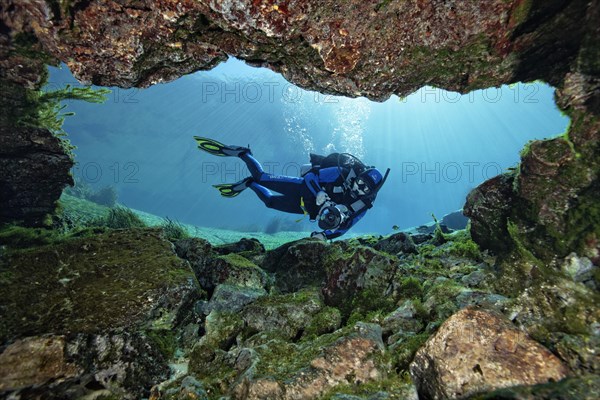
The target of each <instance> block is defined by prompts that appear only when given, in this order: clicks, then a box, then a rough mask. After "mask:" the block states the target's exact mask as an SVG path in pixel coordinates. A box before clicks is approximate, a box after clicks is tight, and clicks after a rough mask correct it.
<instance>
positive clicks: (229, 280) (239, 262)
mask: <svg viewBox="0 0 600 400" xmlns="http://www.w3.org/2000/svg"><path fill="white" fill-rule="evenodd" d="M192 267H193V268H194V272H195V273H196V277H197V278H198V282H199V283H200V286H202V288H204V289H206V290H207V291H209V292H210V291H212V290H214V289H215V288H216V287H217V286H218V285H220V284H223V283H226V284H229V285H236V286H242V287H247V288H250V289H255V290H261V289H263V290H264V288H265V286H267V283H268V281H269V279H268V277H267V274H266V273H265V272H264V271H263V270H262V269H260V268H259V267H258V266H257V265H256V264H254V263H252V262H251V261H250V260H248V259H247V258H245V257H242V256H240V255H238V254H235V253H231V254H228V255H225V256H217V257H214V258H211V259H209V260H207V261H206V262H203V263H192Z"/></svg>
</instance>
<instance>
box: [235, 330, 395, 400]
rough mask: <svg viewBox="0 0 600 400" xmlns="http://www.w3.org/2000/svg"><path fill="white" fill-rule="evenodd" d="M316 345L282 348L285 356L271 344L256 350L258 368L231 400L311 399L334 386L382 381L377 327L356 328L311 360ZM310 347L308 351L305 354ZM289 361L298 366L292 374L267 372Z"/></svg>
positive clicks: (383, 368)
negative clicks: (263, 399) (274, 351)
mask: <svg viewBox="0 0 600 400" xmlns="http://www.w3.org/2000/svg"><path fill="white" fill-rule="evenodd" d="M318 344H319V343H318V342H317V343H314V342H313V343H310V342H308V343H304V344H300V345H298V346H296V345H288V346H284V347H283V349H282V350H283V351H284V352H287V354H285V355H283V354H281V353H279V352H276V353H273V352H272V351H273V350H275V348H276V344H275V343H271V346H275V347H272V348H271V349H269V347H268V346H269V344H267V345H266V346H267V347H265V348H264V349H262V350H260V349H257V351H258V354H259V358H260V359H261V361H260V362H259V366H258V367H257V369H256V371H255V374H254V376H246V377H245V378H244V379H243V380H242V381H241V382H240V383H239V384H237V385H236V387H235V388H234V389H233V398H236V399H261V398H270V399H295V398H302V399H315V398H319V397H320V396H321V395H323V394H324V393H326V392H327V391H329V390H330V389H331V388H333V387H336V386H338V385H349V384H357V385H360V384H364V383H368V382H371V381H375V380H381V379H383V378H384V377H385V374H386V371H387V366H386V365H385V363H384V362H383V358H382V357H380V355H381V353H382V351H383V349H384V345H383V342H382V340H381V329H380V328H379V327H378V326H377V325H373V324H359V325H357V326H356V328H355V330H354V332H353V333H351V334H348V335H345V336H342V337H340V338H339V339H337V340H336V341H334V342H333V343H331V344H329V345H326V346H325V347H324V348H322V352H319V353H317V355H316V356H311V355H312V354H315V350H317V351H319V350H321V349H320V348H319V347H316V348H315V346H318ZM311 346H312V349H311V350H310V351H307V350H308V349H307V348H308V347H311ZM294 347H295V348H294ZM279 351H281V350H279ZM302 353H304V354H302ZM279 354H280V355H279ZM301 354H302V355H301ZM269 356H270V357H269ZM307 356H308V357H307ZM291 357H298V358H297V359H296V360H295V363H294V364H296V365H297V366H298V367H297V369H296V370H294V369H288V370H287V372H284V370H282V369H278V373H276V374H273V373H269V372H268V371H274V370H273V369H272V368H273V367H275V365H277V364H278V363H281V362H286V360H288V359H289V358H291ZM298 361H300V362H298ZM260 363H262V364H264V365H262V366H261V365H260ZM272 364H274V365H272ZM271 365H272V366H271ZM275 368H276V367H275ZM288 368H289V366H288ZM265 372H266V373H265Z"/></svg>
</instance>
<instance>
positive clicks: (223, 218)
mask: <svg viewBox="0 0 600 400" xmlns="http://www.w3.org/2000/svg"><path fill="white" fill-rule="evenodd" d="M66 83H71V84H76V81H75V79H74V78H73V77H72V76H71V74H70V73H69V71H68V70H67V68H66V67H63V68H61V69H55V68H52V69H51V74H50V84H49V88H50V89H53V88H58V87H61V86H63V85H64V84H66ZM65 111H74V112H75V113H76V115H75V116H73V117H69V118H67V120H66V122H65V125H64V129H65V131H67V132H68V133H69V137H70V140H71V142H72V143H73V144H74V145H76V146H77V150H76V161H77V162H78V163H77V165H76V167H75V168H74V170H73V174H74V175H75V176H77V177H79V178H80V179H82V180H84V181H86V182H87V183H89V184H91V185H92V186H96V187H100V186H104V185H109V184H111V185H115V186H116V187H117V190H118V193H119V202H120V203H123V204H125V205H127V206H129V207H132V208H136V209H140V210H143V211H147V212H150V213H154V214H157V215H159V216H168V217H170V218H172V219H177V220H179V221H180V222H185V223H190V224H196V225H201V226H213V227H219V228H230V229H236V230H262V229H264V227H265V226H266V225H267V224H268V223H269V222H270V221H271V220H272V219H273V218H274V217H276V216H279V215H281V214H280V213H278V212H277V211H274V210H269V209H267V208H265V207H264V206H263V204H262V203H261V202H260V201H259V200H258V199H257V198H256V196H255V195H254V193H252V192H251V191H249V190H248V191H246V192H244V193H242V194H241V195H240V196H238V197H237V198H234V199H225V198H221V197H220V196H219V194H218V192H217V191H216V190H215V189H213V188H212V187H211V185H213V184H216V183H221V182H234V181H237V180H239V179H242V178H243V177H245V176H247V173H246V171H245V167H244V166H243V163H241V161H239V160H237V159H233V158H226V159H225V158H219V157H214V156H211V155H209V154H206V153H202V152H200V151H199V150H197V149H196V145H195V142H194V140H193V139H192V136H194V135H201V136H208V137H212V138H215V139H217V140H219V141H221V142H224V143H226V144H237V145H248V144H249V145H250V146H251V148H252V151H253V154H254V155H255V157H256V158H258V159H259V160H261V161H262V162H263V163H264V165H265V167H266V168H267V169H268V170H269V171H270V172H274V173H277V174H288V175H294V174H297V173H298V171H299V167H300V165H301V164H304V163H307V162H308V154H309V152H315V153H322V154H327V153H329V152H332V151H344V152H350V153H353V154H355V155H357V156H359V157H361V158H362V159H363V161H364V162H365V163H367V164H371V165H375V166H377V167H380V169H381V170H385V168H388V167H389V168H391V170H392V171H391V174H390V177H389V179H388V181H387V183H386V184H385V186H384V187H383V188H382V190H381V192H380V193H379V196H378V198H377V201H376V203H375V206H374V207H373V209H371V210H369V212H368V213H367V215H366V217H365V218H363V220H362V221H360V223H359V224H358V225H356V226H355V227H354V228H353V229H352V231H353V232H377V233H381V234H387V233H390V232H391V230H392V226H393V225H398V226H400V227H401V228H407V227H411V226H416V225H420V224H423V223H427V222H431V220H432V219H431V214H432V213H434V214H435V215H436V216H438V217H441V216H443V215H444V214H446V213H448V212H451V211H454V210H457V209H460V208H461V207H462V206H463V204H464V201H465V197H466V195H467V193H468V192H469V191H470V190H471V189H472V188H474V187H476V186H477V185H478V184H480V183H481V182H483V181H484V180H486V179H489V178H491V177H493V176H495V175H497V174H499V173H501V172H502V171H504V170H505V169H506V168H509V167H512V166H515V165H516V163H517V162H518V159H519V158H518V153H519V150H520V149H521V148H522V147H523V145H524V144H525V143H526V142H527V141H529V140H531V139H542V138H547V137H553V136H556V135H558V134H561V133H562V132H564V130H565V128H566V127H567V125H568V119H567V118H566V117H565V116H563V115H561V113H560V112H559V111H558V110H557V108H556V106H555V104H554V101H553V88H551V87H549V86H547V85H545V84H543V83H532V84H518V85H514V86H511V87H509V86H503V87H502V88H499V89H488V90H485V91H476V92H472V93H470V94H468V95H464V96H460V95H458V94H457V93H452V92H445V91H442V90H439V89H434V88H430V87H425V88H422V89H421V90H419V91H418V92H416V93H414V94H412V95H411V96H408V97H407V98H405V99H400V98H398V97H397V96H392V97H391V98H390V99H389V100H388V101H386V102H384V103H375V102H371V101H369V100H366V99H364V98H358V99H349V98H344V97H336V96H328V95H323V94H319V93H315V92H309V91H304V90H302V89H299V88H297V87H296V86H294V85H291V84H290V83H288V82H287V81H285V80H284V79H283V78H282V77H281V76H280V75H278V74H276V73H274V72H272V71H269V70H267V69H257V68H252V67H249V66H246V65H245V64H244V63H243V62H241V61H238V60H236V59H230V60H229V61H227V62H226V63H223V64H221V65H219V66H218V67H216V68H215V69H213V70H211V71H203V72H198V73H196V74H193V75H190V76H185V77H182V78H180V79H178V80H177V81H175V82H171V83H168V84H158V85H155V86H153V87H151V88H148V89H144V90H141V89H130V90H124V89H118V88H113V93H112V94H111V95H110V96H109V99H108V101H107V102H106V103H104V104H100V105H98V104H87V103H82V102H69V103H68V108H67V109H66V110H65ZM284 216H285V217H286V218H287V220H288V221H290V222H289V223H290V224H291V225H293V224H295V222H291V221H295V220H296V219H297V218H298V216H295V215H287V216H286V215H284ZM299 224H300V227H302V228H303V229H306V230H308V231H310V230H314V229H316V226H314V225H313V224H310V223H308V221H303V222H300V223H299Z"/></svg>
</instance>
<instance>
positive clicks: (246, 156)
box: [240, 152, 266, 182]
mask: <svg viewBox="0 0 600 400" xmlns="http://www.w3.org/2000/svg"><path fill="white" fill-rule="evenodd" d="M240 158H241V159H242V161H244V162H245V163H246V166H247V167H248V170H249V171H250V175H252V179H254V180H255V181H257V182H259V181H260V179H261V177H262V176H263V174H266V172H265V171H264V170H263V168H262V165H260V163H259V162H258V160H257V159H256V158H254V157H252V153H250V152H246V153H243V154H242V155H240Z"/></svg>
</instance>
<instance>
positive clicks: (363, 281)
mask: <svg viewBox="0 0 600 400" xmlns="http://www.w3.org/2000/svg"><path fill="white" fill-rule="evenodd" d="M396 264H397V259H396V258H395V257H391V256H389V255H387V254H385V253H382V252H378V251H376V250H374V249H371V248H369V247H362V246H361V247H357V248H354V249H352V252H351V253H349V254H344V253H342V254H336V255H335V256H334V255H332V256H330V257H329V259H328V262H327V266H326V271H327V281H326V285H325V286H324V287H323V290H322V291H323V295H324V297H325V304H327V305H331V306H334V307H338V308H340V310H341V311H342V314H345V313H346V315H347V314H348V313H349V311H350V309H349V308H350V307H352V301H353V300H356V301H358V302H361V301H363V302H366V303H368V302H372V303H381V302H382V301H385V302H390V303H392V302H393V299H391V298H390V296H389V292H391V290H392V286H391V284H390V282H391V281H392V278H393V277H394V274H395V272H396ZM357 296H358V297H357ZM355 306H360V305H359V304H355ZM363 306H364V307H363V308H364V310H366V309H367V308H369V305H368V304H364V305H363ZM355 308H356V307H355ZM364 310H363V311H364Z"/></svg>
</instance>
